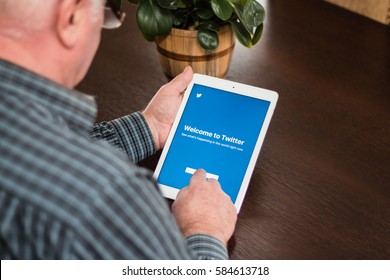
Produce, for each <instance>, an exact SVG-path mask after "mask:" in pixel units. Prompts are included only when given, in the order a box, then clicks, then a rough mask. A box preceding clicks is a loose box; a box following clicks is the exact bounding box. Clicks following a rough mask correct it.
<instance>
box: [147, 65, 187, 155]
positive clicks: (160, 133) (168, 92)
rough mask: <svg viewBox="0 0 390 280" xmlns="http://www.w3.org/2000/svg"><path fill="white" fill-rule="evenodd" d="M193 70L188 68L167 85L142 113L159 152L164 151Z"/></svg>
mask: <svg viewBox="0 0 390 280" xmlns="http://www.w3.org/2000/svg"><path fill="white" fill-rule="evenodd" d="M192 75H193V71H192V68H191V67H189V66H187V67H186V69H184V71H183V73H181V74H180V75H178V76H177V77H176V78H174V79H173V80H172V81H170V82H169V83H167V84H165V85H164V86H162V87H161V88H160V90H159V91H158V92H157V93H156V95H155V96H154V97H153V99H152V100H151V101H150V102H149V104H148V106H147V107H146V109H145V110H144V111H143V112H142V114H143V115H144V117H145V119H146V121H147V122H148V125H149V127H150V130H151V131H152V134H153V138H154V142H155V144H156V148H157V150H159V149H162V148H163V147H164V145H165V142H166V141H167V138H168V134H169V131H170V130H171V128H172V124H173V121H174V120H175V117H176V114H177V111H178V110H179V107H180V103H181V100H182V99H183V92H184V90H185V89H186V88H187V86H188V84H189V83H190V82H191V80H192Z"/></svg>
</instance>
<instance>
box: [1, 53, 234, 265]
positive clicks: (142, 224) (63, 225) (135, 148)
mask: <svg viewBox="0 0 390 280" xmlns="http://www.w3.org/2000/svg"><path fill="white" fill-rule="evenodd" d="M95 118H96V103H95V101H94V99H93V98H91V97H90V96H87V95H84V94H82V93H79V92H77V91H73V90H69V89H66V88H64V87H62V86H60V85H58V84H56V83H54V82H52V81H49V80H47V79H45V78H43V77H40V76H38V75H36V74H34V73H32V72H30V71H28V70H26V69H23V68H21V67H19V66H16V65H14V64H11V63H9V62H6V61H4V60H1V59H0V259H196V258H197V259H227V251H226V248H225V246H224V245H223V244H222V243H221V242H219V241H218V240H217V239H215V238H213V237H210V236H207V235H201V234H199V235H193V236H190V237H189V238H187V239H184V237H183V236H182V234H181V233H180V231H179V228H178V226H177V224H176V222H175V220H174V218H173V216H172V214H171V212H170V210H169V207H168V206H167V204H166V202H165V200H164V199H163V198H162V197H161V195H160V193H159V191H158V188H157V185H156V182H155V181H154V180H153V178H152V176H151V173H150V172H149V171H148V170H146V169H143V168H140V167H137V166H136V165H135V162H137V161H140V160H142V159H143V158H145V157H147V156H149V155H151V154H153V153H154V152H155V144H154V142H153V138H152V135H151V132H150V130H149V127H148V126H147V123H146V121H145V119H144V118H143V116H142V114H140V113H138V112H137V113H134V114H132V115H128V116H125V117H123V118H119V119H116V120H113V121H109V122H103V123H100V124H96V125H93V124H94V120H95Z"/></svg>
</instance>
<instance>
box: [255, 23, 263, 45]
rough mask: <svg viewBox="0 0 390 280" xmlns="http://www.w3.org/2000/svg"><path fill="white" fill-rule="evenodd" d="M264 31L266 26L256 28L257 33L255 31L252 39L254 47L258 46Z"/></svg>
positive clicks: (261, 25)
mask: <svg viewBox="0 0 390 280" xmlns="http://www.w3.org/2000/svg"><path fill="white" fill-rule="evenodd" d="M263 29H264V24H263V23H262V24H260V26H258V27H257V28H256V31H255V34H254V35H253V38H252V45H253V46H254V45H256V44H257V43H258V42H259V40H260V38H261V35H263Z"/></svg>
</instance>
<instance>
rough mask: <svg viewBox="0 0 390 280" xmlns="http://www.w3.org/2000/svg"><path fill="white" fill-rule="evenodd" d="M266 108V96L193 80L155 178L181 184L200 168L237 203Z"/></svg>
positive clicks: (175, 186) (172, 184)
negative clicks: (230, 89)
mask: <svg viewBox="0 0 390 280" xmlns="http://www.w3.org/2000/svg"><path fill="white" fill-rule="evenodd" d="M269 108H270V102H269V101H267V100H262V99H258V98H253V97H249V96H245V95H241V94H239V93H232V92H229V91H225V90H221V89H216V88H213V87H208V86H204V85H200V84H194V85H193V87H192V90H191V92H190V95H189V97H188V101H187V103H186V106H185V108H184V111H183V113H182V116H181V119H180V121H179V123H178V126H177V129H176V131H175V134H174V136H173V139H172V143H171V145H170V147H169V150H168V152H167V154H166V158H165V160H164V163H163V165H162V166H161V171H160V173H159V175H158V178H157V181H158V183H159V184H161V185H165V186H169V187H172V188H176V189H181V188H183V187H185V186H187V185H188V184H189V180H190V178H191V176H192V174H193V173H194V172H195V170H197V169H199V168H203V169H204V170H206V172H207V173H208V174H207V177H209V178H215V179H217V180H218V181H219V182H220V184H221V186H222V189H223V190H224V191H225V193H227V194H228V195H229V196H230V198H231V200H232V201H233V203H236V200H237V196H238V194H239V191H240V187H241V185H242V182H243V179H244V176H245V174H246V171H247V168H248V164H249V162H250V160H251V157H252V154H253V151H254V149H255V146H256V143H257V141H258V138H259V134H260V131H261V129H262V126H263V123H264V120H265V117H266V115H267V112H268V110H269ZM260 145H261V144H260ZM248 180H249V179H248Z"/></svg>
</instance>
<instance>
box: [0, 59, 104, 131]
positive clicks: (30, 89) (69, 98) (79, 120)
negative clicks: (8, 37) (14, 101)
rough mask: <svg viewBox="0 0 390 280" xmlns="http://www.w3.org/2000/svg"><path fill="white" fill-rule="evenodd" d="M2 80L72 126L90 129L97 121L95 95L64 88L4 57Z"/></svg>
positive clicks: (1, 67) (0, 75) (1, 69)
mask: <svg viewBox="0 0 390 280" xmlns="http://www.w3.org/2000/svg"><path fill="white" fill-rule="evenodd" d="M0 81H1V84H2V85H8V87H10V88H11V91H12V92H13V93H14V94H17V95H18V96H19V97H20V98H23V99H30V100H32V101H33V102H38V103H39V104H40V105H42V106H44V107H45V108H47V109H48V110H50V111H51V112H52V113H53V114H55V115H58V116H59V117H62V118H63V119H64V120H65V121H66V122H67V123H68V125H69V126H70V127H72V128H73V129H81V130H90V129H91V127H92V126H93V124H94V122H95V118H96V114H97V108H96V101H95V99H94V97H92V96H89V95H86V94H83V93H81V92H78V91H76V90H70V89H68V88H65V87H63V86H61V85H59V84H57V83H55V82H53V81H51V80H49V79H46V78H44V77H42V76H39V75H38V74H35V73H33V72H31V71H29V70H27V69H24V68H22V67H20V66H17V65H15V64H13V63H10V62H7V61H5V60H2V59H0Z"/></svg>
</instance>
